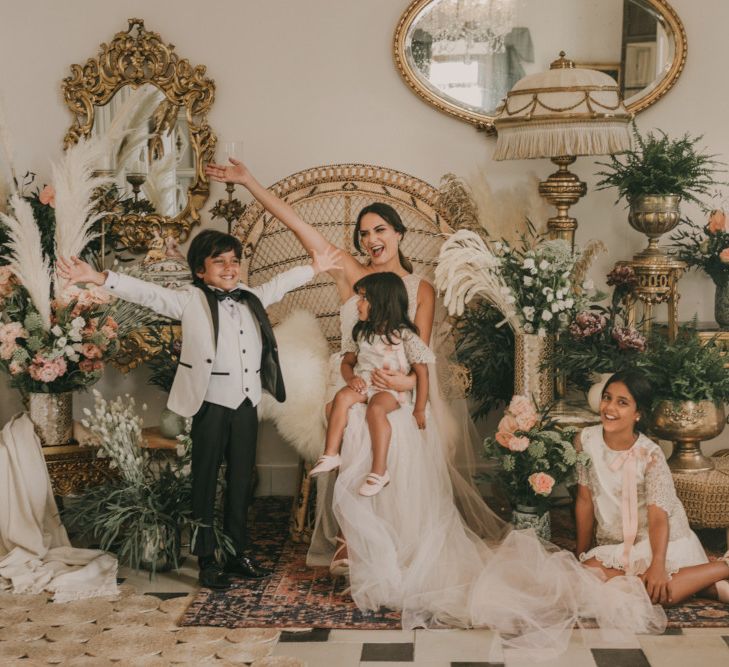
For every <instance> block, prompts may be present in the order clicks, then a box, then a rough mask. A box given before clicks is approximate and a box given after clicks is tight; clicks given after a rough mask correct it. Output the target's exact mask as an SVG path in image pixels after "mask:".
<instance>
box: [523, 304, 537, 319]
mask: <svg viewBox="0 0 729 667" xmlns="http://www.w3.org/2000/svg"><path fill="white" fill-rule="evenodd" d="M522 312H523V313H524V317H525V318H526V319H527V320H528V321H530V322H531V321H532V320H533V319H534V307H533V306H524V308H522Z"/></svg>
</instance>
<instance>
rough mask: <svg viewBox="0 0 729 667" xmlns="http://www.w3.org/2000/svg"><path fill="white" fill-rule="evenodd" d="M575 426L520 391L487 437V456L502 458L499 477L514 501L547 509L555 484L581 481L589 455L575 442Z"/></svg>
mask: <svg viewBox="0 0 729 667" xmlns="http://www.w3.org/2000/svg"><path fill="white" fill-rule="evenodd" d="M575 433H576V431H575V429H572V428H565V429H562V428H560V427H559V426H557V424H556V423H555V422H554V421H553V420H551V419H549V415H548V414H547V413H543V414H540V413H539V412H538V411H537V410H536V409H535V407H534V404H533V402H532V401H531V399H529V398H527V397H526V396H514V397H513V398H512V399H511V403H509V407H508V408H507V409H506V412H505V413H504V416H503V417H502V419H501V421H500V422H499V425H498V427H497V429H496V433H495V435H494V436H493V437H492V438H486V441H485V442H484V449H485V453H486V456H487V457H488V458H490V459H493V460H494V461H496V462H497V469H496V471H495V478H496V479H495V481H496V482H497V483H499V484H500V485H501V486H502V487H503V489H504V490H505V492H506V495H507V496H508V498H509V500H510V502H511V503H512V505H513V506H516V505H524V506H527V507H533V508H535V509H536V511H537V513H540V514H541V513H543V512H545V511H546V510H547V509H548V507H549V499H550V497H551V495H552V492H553V490H554V487H555V486H556V485H557V484H559V483H566V484H571V483H574V481H575V465H576V464H577V463H578V461H579V462H580V463H584V464H586V463H587V462H586V457H585V455H584V454H582V453H578V452H577V451H576V450H575V448H574V446H573V445H572V440H573V439H574V436H575Z"/></svg>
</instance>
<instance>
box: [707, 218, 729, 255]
mask: <svg viewBox="0 0 729 667" xmlns="http://www.w3.org/2000/svg"><path fill="white" fill-rule="evenodd" d="M706 231H707V232H708V233H709V234H716V233H717V232H723V231H726V214H725V213H724V211H722V210H721V209H720V208H718V209H716V210H714V211H712V212H711V213H710V214H709V224H708V225H707V226H706ZM722 261H723V260H722Z"/></svg>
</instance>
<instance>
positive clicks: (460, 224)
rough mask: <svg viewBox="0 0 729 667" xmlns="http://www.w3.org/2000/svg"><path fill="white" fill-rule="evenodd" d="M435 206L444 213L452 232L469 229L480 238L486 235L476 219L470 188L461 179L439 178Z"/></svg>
mask: <svg viewBox="0 0 729 667" xmlns="http://www.w3.org/2000/svg"><path fill="white" fill-rule="evenodd" d="M436 205H437V206H438V208H440V209H441V210H443V211H445V213H446V215H447V216H448V222H449V223H450V225H451V227H452V228H453V229H454V230H459V229H470V230H471V231H472V232H475V233H476V234H479V235H481V236H482V235H484V234H486V230H485V229H484V228H483V227H482V226H481V223H480V222H479V219H478V207H477V206H476V202H475V201H474V200H473V195H472V193H471V188H470V186H469V185H468V183H466V182H465V181H464V180H463V179H462V178H459V177H458V176H456V175H455V174H445V176H443V177H441V179H440V187H439V188H438V199H437V204H436Z"/></svg>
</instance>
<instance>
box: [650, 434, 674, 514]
mask: <svg viewBox="0 0 729 667" xmlns="http://www.w3.org/2000/svg"><path fill="white" fill-rule="evenodd" d="M676 501H677V498H676V489H675V487H674V486H673V477H671V470H670V469H669V467H668V464H667V463H666V457H665V456H664V455H663V452H662V451H661V450H660V449H658V448H656V450H655V451H653V453H652V455H651V460H650V461H649V462H648V466H647V467H646V471H645V502H646V505H657V506H658V507H660V508H661V509H662V510H663V511H664V512H665V513H666V514H668V516H671V514H672V513H673V510H674V508H675V506H676Z"/></svg>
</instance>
